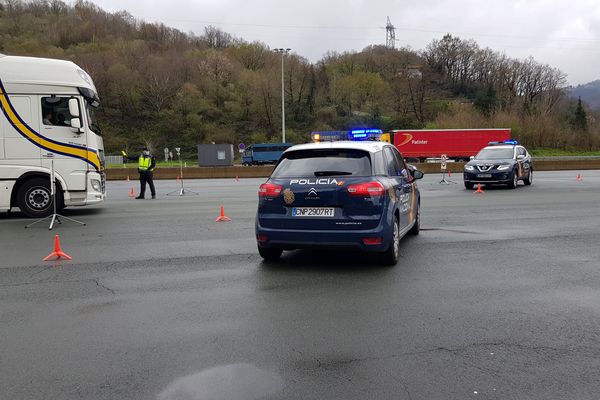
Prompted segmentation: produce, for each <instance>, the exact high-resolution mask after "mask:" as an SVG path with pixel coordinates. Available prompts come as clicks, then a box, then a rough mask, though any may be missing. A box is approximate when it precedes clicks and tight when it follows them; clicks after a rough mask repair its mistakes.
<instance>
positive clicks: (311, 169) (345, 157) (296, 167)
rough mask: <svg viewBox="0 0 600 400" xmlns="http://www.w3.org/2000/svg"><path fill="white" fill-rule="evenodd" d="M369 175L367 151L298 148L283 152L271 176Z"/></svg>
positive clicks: (369, 166) (369, 163)
mask: <svg viewBox="0 0 600 400" xmlns="http://www.w3.org/2000/svg"><path fill="white" fill-rule="evenodd" d="M335 175H344V176H370V175H371V160H370V157H369V153H368V152H366V151H362V150H352V149H326V150H322V149H318V150H298V151H291V152H288V153H285V154H284V155H283V158H282V159H281V161H280V162H279V164H278V165H277V167H276V168H275V171H273V175H272V177H273V178H290V177H314V176H335Z"/></svg>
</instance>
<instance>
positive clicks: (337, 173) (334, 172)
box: [315, 171, 352, 176]
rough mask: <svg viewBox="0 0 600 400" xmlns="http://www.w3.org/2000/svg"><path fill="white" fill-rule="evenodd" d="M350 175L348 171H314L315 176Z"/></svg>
mask: <svg viewBox="0 0 600 400" xmlns="http://www.w3.org/2000/svg"><path fill="white" fill-rule="evenodd" d="M334 175H352V172H348V171H315V176H334Z"/></svg>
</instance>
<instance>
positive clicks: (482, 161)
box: [464, 140, 533, 189]
mask: <svg viewBox="0 0 600 400" xmlns="http://www.w3.org/2000/svg"><path fill="white" fill-rule="evenodd" d="M520 180H522V181H523V182H524V183H525V185H531V183H532V182H533V164H532V161H531V156H530V155H529V152H528V151H527V150H526V149H525V147H523V146H521V145H519V144H518V142H517V141H515V140H507V141H504V142H490V143H489V146H486V147H484V148H483V149H481V150H480V151H479V153H477V155H476V156H475V157H474V158H473V159H472V160H471V161H469V162H468V163H467V164H466V165H465V170H464V182H465V188H467V189H473V187H474V186H475V184H477V183H482V184H505V185H508V187H509V188H511V189H514V188H516V187H517V184H518V182H519V181H520Z"/></svg>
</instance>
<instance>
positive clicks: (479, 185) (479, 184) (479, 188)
mask: <svg viewBox="0 0 600 400" xmlns="http://www.w3.org/2000/svg"><path fill="white" fill-rule="evenodd" d="M475 193H481V194H483V193H485V192H484V191H483V189H481V183H478V184H477V191H476V192H475Z"/></svg>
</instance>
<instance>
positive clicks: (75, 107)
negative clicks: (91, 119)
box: [69, 99, 81, 128]
mask: <svg viewBox="0 0 600 400" xmlns="http://www.w3.org/2000/svg"><path fill="white" fill-rule="evenodd" d="M69 113H70V114H71V116H73V117H79V116H80V115H79V101H78V100H77V99H69ZM79 124H81V121H80V122H79ZM71 126H72V125H71ZM73 128H75V127H74V126H73ZM80 128H81V127H80Z"/></svg>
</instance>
